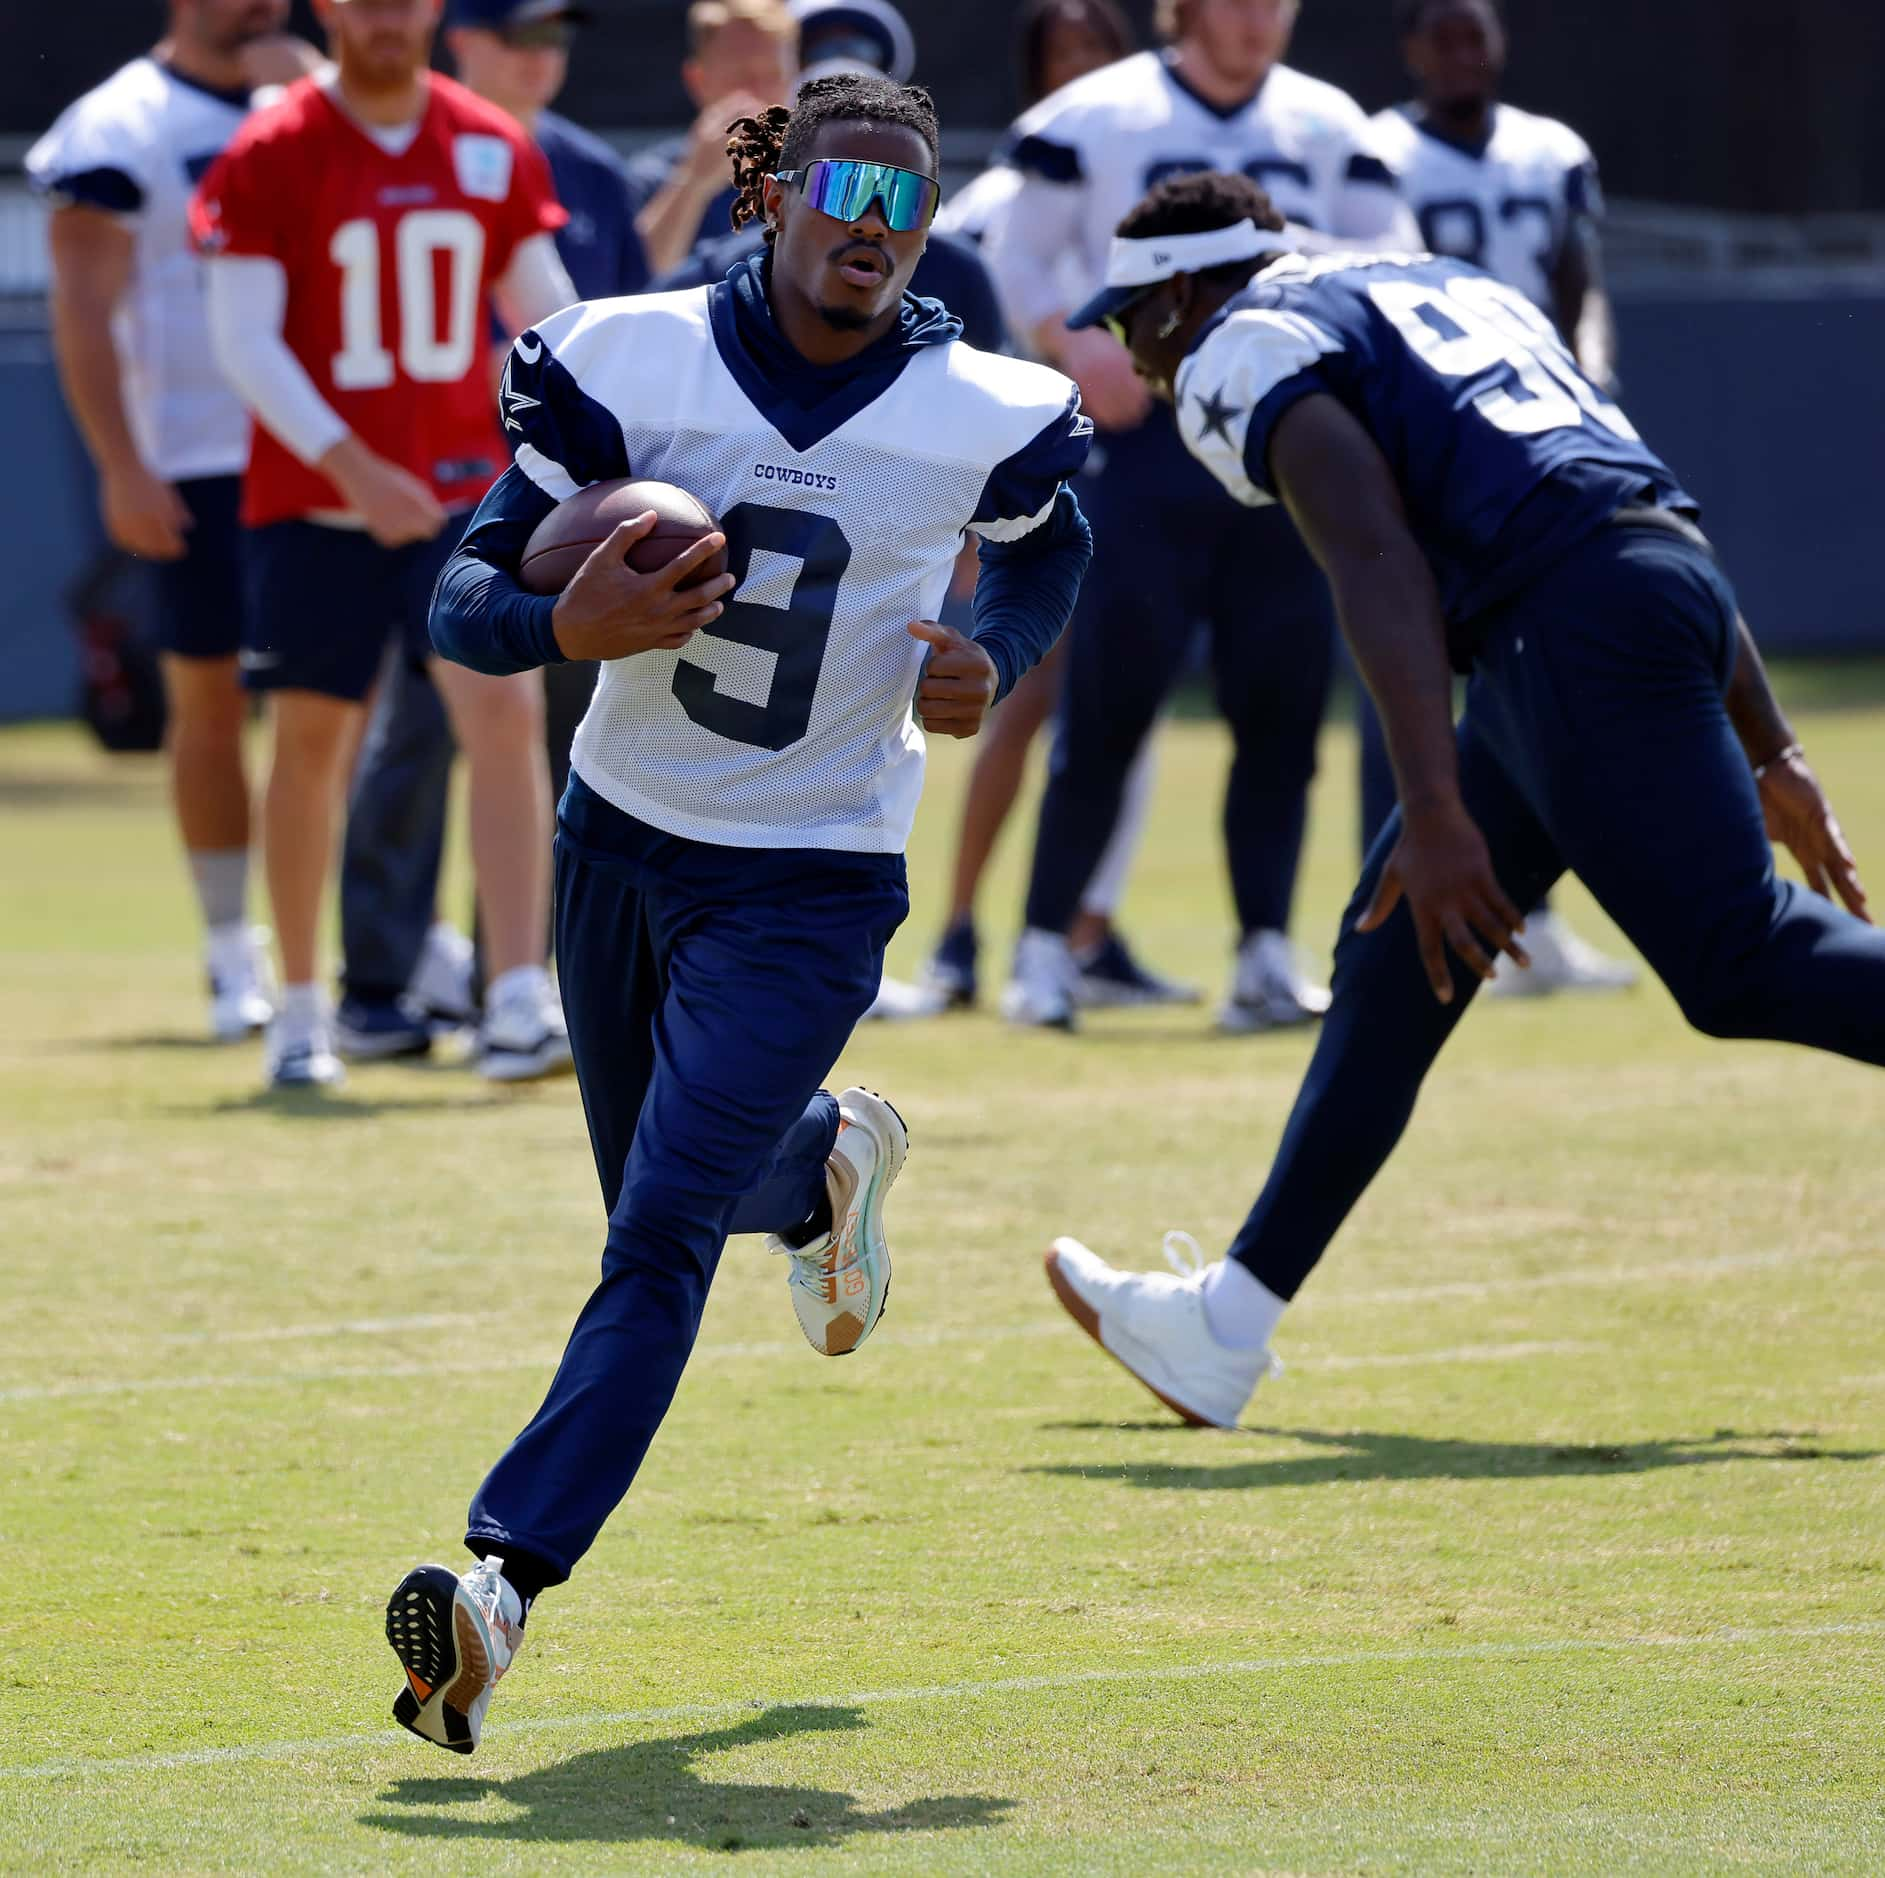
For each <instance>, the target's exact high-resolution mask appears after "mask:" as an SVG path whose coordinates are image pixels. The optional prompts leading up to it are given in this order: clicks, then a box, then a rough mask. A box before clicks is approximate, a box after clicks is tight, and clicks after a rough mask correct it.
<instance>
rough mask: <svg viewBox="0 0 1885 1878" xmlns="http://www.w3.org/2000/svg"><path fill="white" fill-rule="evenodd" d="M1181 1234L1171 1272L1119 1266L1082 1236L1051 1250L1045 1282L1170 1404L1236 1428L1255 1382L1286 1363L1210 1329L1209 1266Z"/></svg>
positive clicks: (1174, 1241) (1169, 1241)
mask: <svg viewBox="0 0 1885 1878" xmlns="http://www.w3.org/2000/svg"><path fill="white" fill-rule="evenodd" d="M1184 1243H1186V1241H1185V1239H1184V1236H1183V1235H1181V1234H1178V1233H1167V1234H1166V1235H1165V1258H1166V1261H1167V1263H1168V1264H1170V1266H1171V1268H1172V1269H1171V1271H1170V1272H1169V1273H1166V1272H1122V1271H1115V1270H1114V1269H1113V1267H1112V1266H1110V1265H1108V1264H1107V1263H1106V1261H1105V1260H1104V1259H1102V1258H1100V1257H1098V1256H1097V1255H1096V1254H1095V1253H1092V1252H1090V1251H1088V1250H1087V1248H1086V1247H1085V1246H1083V1245H1082V1244H1081V1243H1080V1241H1079V1240H1078V1239H1056V1240H1055V1241H1054V1243H1053V1244H1052V1245H1051V1246H1050V1247H1048V1250H1047V1282H1048V1283H1049V1284H1050V1285H1052V1286H1053V1287H1054V1295H1055V1297H1057V1298H1058V1299H1059V1300H1060V1301H1061V1303H1062V1304H1063V1305H1064V1306H1065V1307H1066V1311H1067V1315H1068V1316H1069V1317H1071V1318H1072V1319H1073V1321H1074V1322H1075V1323H1076V1324H1078V1325H1079V1326H1080V1328H1081V1329H1082V1330H1084V1331H1085V1332H1086V1334H1087V1335H1088V1336H1089V1337H1091V1338H1092V1339H1093V1341H1094V1342H1095V1343H1097V1344H1098V1345H1099V1346H1100V1348H1101V1349H1102V1350H1104V1351H1105V1352H1106V1353H1107V1354H1108V1355H1109V1356H1111V1357H1113V1358H1114V1359H1116V1360H1117V1361H1118V1362H1120V1363H1122V1364H1123V1365H1124V1366H1125V1367H1126V1368H1127V1369H1128V1370H1130V1371H1131V1372H1132V1374H1133V1375H1134V1376H1136V1377H1137V1378H1138V1379H1139V1381H1140V1382H1141V1383H1143V1384H1144V1385H1145V1387H1146V1388H1148V1389H1150V1390H1151V1392H1152V1393H1153V1394H1154V1395H1155V1396H1157V1397H1158V1399H1159V1400H1160V1401H1161V1402H1163V1403H1164V1404H1165V1406H1166V1407H1167V1408H1168V1409H1170V1410H1172V1411H1173V1413H1174V1414H1176V1415H1178V1416H1180V1417H1181V1418H1182V1419H1183V1420H1185V1421H1188V1422H1190V1423H1191V1424H1192V1425H1193V1426H1194V1427H1198V1428H1235V1427H1236V1426H1237V1422H1238V1419H1239V1417H1241V1416H1242V1414H1243V1412H1244V1409H1245V1407H1246V1406H1247V1405H1248V1403H1249V1401H1250V1398H1251V1396H1252V1395H1254V1394H1255V1393H1256V1387H1257V1384H1258V1383H1260V1382H1261V1381H1262V1380H1263V1378H1264V1377H1265V1376H1267V1375H1269V1374H1271V1373H1272V1372H1273V1371H1280V1370H1281V1369H1282V1367H1283V1365H1282V1364H1281V1363H1280V1362H1279V1361H1278V1360H1277V1359H1276V1357H1274V1356H1273V1355H1272V1354H1271V1353H1270V1352H1269V1350H1267V1349H1256V1350H1233V1349H1230V1348H1228V1347H1227V1346H1226V1345H1224V1344H1221V1343H1219V1342H1218V1340H1217V1339H1216V1338H1215V1337H1214V1336H1212V1334H1211V1326H1210V1322H1209V1320H1208V1319H1207V1318H1206V1316H1205V1309H1204V1281H1205V1274H1206V1270H1207V1269H1208V1268H1206V1267H1205V1266H1203V1265H1202V1264H1200V1263H1199V1262H1198V1259H1197V1255H1196V1253H1195V1251H1194V1252H1193V1253H1192V1256H1191V1258H1190V1259H1189V1260H1186V1259H1185V1258H1184V1257H1182V1256H1181V1254H1180V1251H1179V1249H1178V1248H1179V1246H1180V1245H1182V1244H1184Z"/></svg>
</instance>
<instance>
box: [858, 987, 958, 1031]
mask: <svg viewBox="0 0 1885 1878" xmlns="http://www.w3.org/2000/svg"><path fill="white" fill-rule="evenodd" d="M948 1008H949V1000H948V999H947V998H946V997H945V996H943V995H942V994H941V993H940V992H936V991H932V990H931V989H930V988H929V987H928V986H927V985H913V984H911V983H909V981H908V980H907V979H902V978H889V977H886V978H885V979H884V981H883V982H882V983H881V984H880V985H879V986H878V987H877V996H876V997H875V998H874V999H873V1000H872V1002H871V1007H870V1009H869V1010H868V1011H866V1012H865V1013H864V1015H863V1016H862V1017H861V1018H860V1019H859V1020H858V1021H859V1022H860V1023H864V1024H872V1023H876V1024H902V1023H908V1022H909V1021H910V1019H912V1018H916V1017H940V1016H942V1014H943V1012H945V1011H946V1010H948Z"/></svg>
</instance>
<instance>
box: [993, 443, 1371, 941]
mask: <svg viewBox="0 0 1885 1878" xmlns="http://www.w3.org/2000/svg"><path fill="white" fill-rule="evenodd" d="M1100 448H1101V451H1102V452H1103V453H1104V460H1103V462H1102V463H1101V465H1100V467H1099V468H1098V470H1097V471H1096V472H1095V473H1093V474H1092V475H1089V476H1086V477H1083V478H1082V479H1081V482H1080V503H1081V506H1082V507H1083V508H1084V509H1085V510H1086V512H1087V518H1088V520H1089V521H1091V523H1092V524H1093V565H1092V567H1091V568H1089V569H1088V571H1087V577H1086V582H1085V584H1084V586H1082V588H1081V590H1080V603H1079V606H1078V608H1077V609H1076V610H1075V613H1074V617H1073V624H1072V626H1071V627H1070V628H1069V633H1070V638H1069V643H1068V650H1067V678H1066V684H1065V687H1064V688H1063V690H1062V692H1061V700H1060V716H1059V720H1058V723H1057V726H1056V731H1055V738H1054V748H1053V754H1052V756H1051V758H1050V759H1049V763H1048V781H1047V794H1046V797H1045V799H1044V800H1043V802H1042V804H1041V820H1040V831H1039V834H1038V836H1037V837H1036V841H1035V848H1034V872H1033V877H1032V879H1031V881H1030V882H1029V886H1028V907H1027V922H1028V924H1029V925H1030V926H1034V927H1038V928H1040V929H1042V930H1043V931H1047V932H1065V931H1066V930H1067V929H1068V928H1069V927H1070V926H1071V925H1072V924H1073V919H1074V915H1075V914H1076V913H1077V912H1078V911H1079V907H1080V897H1081V895H1082V894H1083V893H1084V892H1085V891H1086V887H1087V883H1088V882H1089V881H1090V880H1091V879H1092V878H1093V873H1094V870H1095V869H1096V868H1097V867H1098V866H1099V862H1100V856H1101V855H1102V854H1104V853H1105V851H1106V844H1107V842H1108V841H1109V840H1110V838H1111V836H1112V832H1113V824H1114V823H1115V822H1116V821H1117V820H1118V817H1119V799H1120V792H1121V790H1122V789H1123V788H1124V786H1125V781H1126V775H1127V772H1128V771H1129V770H1130V769H1131V768H1132V762H1133V758H1134V757H1135V756H1137V755H1138V753H1139V746H1140V744H1141V743H1143V742H1144V740H1145V738H1146V736H1147V734H1148V733H1149V732H1150V730H1151V728H1152V726H1153V724H1154V723H1155V722H1156V721H1157V718H1158V714H1159V711H1160V710H1161V708H1162V707H1163V705H1164V703H1165V700H1166V698H1167V696H1168V695H1169V694H1170V692H1171V689H1172V686H1173V685H1174V684H1175V683H1176V682H1177V680H1178V678H1179V677H1180V675H1181V674H1182V672H1183V670H1184V665H1185V661H1186V658H1187V655H1188V654H1189V652H1190V649H1191V642H1192V635H1193V632H1194V631H1195V629H1196V627H1197V625H1198V624H1199V622H1200V621H1202V622H1204V623H1206V624H1207V625H1208V626H1209V628H1210V633H1211V669H1212V675H1213V678H1214V679H1215V682H1216V688H1217V700H1218V708H1219V709H1220V710H1221V711H1222V712H1223V713H1224V716H1225V718H1226V720H1227V721H1228V722H1229V724H1230V728H1231V735H1232V737H1233V739H1234V741H1235V744H1236V756H1235V759H1234V761H1233V763H1232V766H1231V774H1230V783H1229V787H1228V789H1227V791H1226V793H1225V800H1224V844H1225V849H1226V852H1227V855H1228V858H1229V862H1230V876H1231V891H1232V895H1233V898H1234V899H1235V901H1236V906H1237V917H1238V921H1239V924H1240V925H1241V927H1242V929H1243V931H1244V932H1245V933H1251V932H1256V931H1259V930H1264V929H1268V930H1273V931H1279V932H1280V931H1283V930H1285V929H1286V928H1287V927H1288V925H1289V912H1290V903H1291V901H1292V900H1293V898H1294V897H1295V891H1296V869H1297V865H1298V863H1299V861H1300V860H1301V858H1302V840H1303V825H1304V819H1305V814H1306V810H1307V804H1308V796H1309V785H1310V783H1311V782H1312V781H1313V780H1314V777H1315V768H1316V737H1317V734H1318V732H1319V731H1320V729H1321V727H1322V713H1323V708H1324V706H1325V705H1326V703H1327V701H1328V688H1329V671H1330V658H1331V650H1332V647H1333V645H1334V615H1333V610H1332V607H1331V604H1330V600H1329V590H1328V583H1327V582H1326V581H1325V580H1324V579H1323V578H1322V574H1321V571H1320V569H1318V568H1317V566H1316V564H1315V562H1314V561H1313V560H1311V558H1310V556H1309V552H1308V550H1307V549H1306V548H1304V547H1303V545H1302V543H1301V541H1300V540H1299V539H1298V537H1297V534H1296V530H1295V526H1294V524H1293V523H1292V522H1291V521H1290V519H1289V517H1288V516H1287V515H1286V514H1285V513H1284V512H1283V511H1282V510H1281V509H1280V508H1268V509H1245V508H1240V507H1239V506H1238V505H1237V504H1236V503H1235V502H1233V501H1232V500H1231V499H1230V497H1229V496H1227V495H1226V494H1225V493H1224V491H1223V490H1222V489H1221V488H1219V487H1218V485H1217V483H1216V482H1215V481H1214V480H1213V479H1212V477H1211V474H1210V472H1209V471H1208V470H1206V469H1205V468H1204V467H1203V465H1201V464H1200V463H1198V462H1196V461H1195V460H1194V459H1193V457H1192V456H1191V454H1190V452H1189V451H1187V450H1186V449H1185V447H1184V444H1183V443H1182V442H1181V441H1180V439H1179V436H1178V431H1177V427H1176V425H1175V424H1174V423H1173V422H1172V419H1171V417H1170V415H1169V414H1168V413H1166V412H1163V411H1160V412H1156V413H1154V415H1153V416H1152V417H1151V419H1150V420H1149V421H1148V422H1146V423H1145V424H1143V425H1141V426H1140V427H1139V429H1137V430H1134V431H1124V432H1111V433H1108V434H1107V435H1106V436H1105V437H1103V438H1102V439H1101V445H1100Z"/></svg>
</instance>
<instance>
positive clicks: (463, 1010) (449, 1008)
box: [406, 919, 478, 1024]
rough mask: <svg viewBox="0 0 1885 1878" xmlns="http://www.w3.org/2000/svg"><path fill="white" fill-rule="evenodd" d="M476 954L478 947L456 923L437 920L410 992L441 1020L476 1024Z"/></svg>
mask: <svg viewBox="0 0 1885 1878" xmlns="http://www.w3.org/2000/svg"><path fill="white" fill-rule="evenodd" d="M476 957H477V953H476V948H474V947H473V945H472V943H471V941H470V940H469V939H467V938H466V937H465V935H464V934H463V933H461V932H460V931H459V930H458V928H457V927H456V926H453V925H450V924H449V923H448V922H446V921H445V920H442V919H441V920H434V921H433V922H432V924H431V925H430V926H429V927H428V928H427V929H426V935H425V945H424V947H423V949H422V950H421V951H420V953H419V963H418V964H417V965H416V966H414V967H413V973H412V982H411V983H410V984H409V985H407V987H406V996H407V997H409V998H410V999H411V1000H412V1001H413V1003H414V1004H416V1005H417V1006H418V1007H419V1008H420V1010H422V1011H423V1012H424V1013H425V1014H426V1016H427V1017H429V1018H431V1019H433V1020H434V1021H435V1022H437V1023H441V1024H475V1023H476V1022H477V1021H478V1006H477V1003H476V1001H475V1000H474V999H473V997H472V995H471V979H472V972H473V967H474V965H475V963H476Z"/></svg>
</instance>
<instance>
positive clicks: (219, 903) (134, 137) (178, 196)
mask: <svg viewBox="0 0 1885 1878" xmlns="http://www.w3.org/2000/svg"><path fill="white" fill-rule="evenodd" d="M287 15H288V4H287V0H171V5H170V9H169V30H168V32H167V33H166V35H165V37H164V38H163V40H162V41H161V42H160V43H159V44H158V45H157V46H155V47H154V48H153V49H152V51H151V52H150V54H149V55H148V56H147V57H144V58H138V59H133V60H132V61H131V63H130V64H129V65H126V66H124V67H122V68H121V69H120V70H118V71H117V72H115V73H113V74H112V76H111V77H110V78H108V79H106V80H105V82H104V83H103V84H102V85H99V86H97V87H96V88H95V89H94V90H92V91H89V92H87V93H86V94H85V96H84V97H82V98H80V99H79V100H78V101H77V103H75V104H73V105H72V106H70V107H69V108H68V109H67V110H66V112H65V113H64V115H63V116H61V117H60V119H59V121H58V122H57V123H56V124H55V125H54V126H53V127H52V129H51V130H50V131H48V132H47V133H46V135H45V136H44V137H42V138H41V139H40V141H39V142H38V143H37V144H36V145H35V146H34V147H33V149H32V151H31V153H30V154H29V156H28V157H27V171H28V174H29V175H30V176H31V178H32V180H33V182H34V184H35V186H36V187H38V188H39V189H40V190H42V191H43V192H44V193H45V194H46V195H47V196H48V197H50V199H51V201H52V204H53V214H52V222H51V247H52V308H51V310H52V333H53V343H54V347H55V349H56V352H57V355H58V361H59V375H60V379H61V382H62V383H63V384H64V387H65V394H66V401H67V403H68V404H69V405H70V406H71V408H72V415H73V418H74V420H75V421H76V422H77V424H78V427H79V431H80V434H81V435H82V436H83V437H84V439H85V445H86V448H87V449H88V450H89V451H90V453H91V458H92V462H93V463H94V465H96V467H97V470H98V477H99V503H100V507H101V508H102V510H103V513H104V521H105V530H106V532H107V534H109V536H110V537H111V540H112V541H113V543H114V544H115V545H116V546H118V547H119V548H122V549H123V550H124V551H125V552H126V553H129V554H134V555H137V556H138V557H139V558H141V559H143V560H147V561H149V562H151V563H152V564H153V567H154V569H155V573H156V599H157V608H156V634H157V644H158V648H159V651H160V653H161V655H162V661H163V672H164V691H165V696H166V700H167V703H168V712H169V728H168V736H167V745H168V751H169V759H170V774H171V788H172V793H173V797H174V800H175V805H176V815H177V825H178V828H179V830H180V831H181V833H182V836H183V845H184V849H185V851H186V852H187V854H188V856H189V862H190V876H191V879H192V880H193V881H194V883H195V886H196V897H197V905H198V907H199V909H200V911H201V913H202V917H203V924H204V927H205V929H206V934H207V937H206V942H205V947H206V954H207V964H208V971H209V990H210V1030H211V1034H212V1035H214V1036H216V1037H217V1038H220V1039H222V1040H224V1041H231V1040H234V1039H236V1038H239V1037H246V1036H248V1035H250V1034H251V1033H252V1032H254V1031H256V1030H259V1029H260V1028H261V1027H262V1026H263V1025H264V1024H266V1023H267V1022H268V1019H269V1016H270V1015H271V1009H272V1007H271V1005H270V1003H269V1000H268V996H267V992H266V989H265V978H264V969H263V962H262V958H261V950H260V944H259V941H258V935H257V934H256V933H255V931H254V929H253V928H252V927H251V926H250V924H249V920H248V911H247V901H248V874H249V845H250V844H249V836H250V821H249V785H248V777H247V774H246V772H245V769H244V765H243V756H242V729H243V724H244V721H245V718H246V715H247V713H246V710H245V706H244V698H243V693H242V685H241V679H240V675H239V673H238V671H237V667H236V652H237V648H238V646H239V644H240V641H241V631H242V573H241V555H240V546H241V544H240V537H239V530H238V525H237V520H236V511H237V506H238V502H239V498H240V493H241V477H242V467H243V465H244V464H245V463H246V462H247V461H248V455H249V420H248V413H247V412H246V411H244V409H243V408H242V403H241V400H240V399H239V398H237V396H236V395H235V393H234V392H233V391H231V390H230V389H229V387H228V385H227V384H226V383H224V381H223V378H222V375H221V374H220V373H219V372H218V371H217V369H216V365H215V361H214V359H213V358H212V357H211V354H210V344H209V330H208V327H207V325H206V323H205V320H204V316H203V278H202V269H203V263H202V261H201V260H200V259H199V258H198V257H197V255H196V254H195V252H194V251H193V249H192V248H191V246H190V236H189V205H190V191H191V190H192V188H193V187H194V186H195V184H196V180H197V178H198V177H200V176H201V175H202V174H203V172H204V171H205V170H206V169H207V168H208V167H209V165H210V164H211V162H213V161H214V159H215V158H216V157H217V156H218V155H219V154H220V152H221V151H222V149H223V146H224V145H225V144H227V143H228V141H229V139H230V138H231V137H232V136H234V135H235V132H236V129H237V127H238V126H239V125H240V124H241V122H242V120H243V118H244V117H246V116H247V115H248V111H249V91H250V86H251V84H252V83H253V82H255V81H256V78H257V76H258V74H257V73H256V70H255V65H254V60H255V58H256V56H257V54H258V53H259V52H261V51H263V50H265V49H268V48H270V47H271V45H272V44H273V43H274V36H275V35H277V34H279V32H280V29H281V27H282V24H283V22H284V21H285V20H286V18H287Z"/></svg>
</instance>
